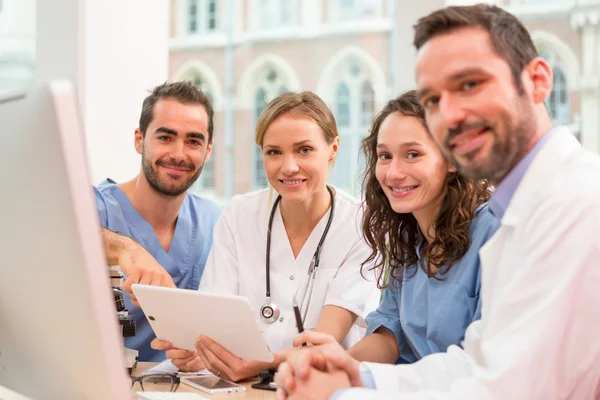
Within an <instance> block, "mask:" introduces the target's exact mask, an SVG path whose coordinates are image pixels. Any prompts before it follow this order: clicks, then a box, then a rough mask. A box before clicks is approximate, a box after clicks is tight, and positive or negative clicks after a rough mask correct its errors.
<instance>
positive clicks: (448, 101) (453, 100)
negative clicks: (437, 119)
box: [440, 93, 467, 129]
mask: <svg viewBox="0 0 600 400" xmlns="http://www.w3.org/2000/svg"><path fill="white" fill-rule="evenodd" d="M440 114H441V117H442V121H443V123H444V126H445V128H446V129H452V128H456V127H457V126H459V125H460V124H462V123H463V122H464V121H465V119H466V118H467V113H466V111H465V109H464V107H463V106H462V104H461V102H460V99H458V98H457V97H456V96H453V95H451V94H448V93H444V94H443V95H442V97H441V98H440Z"/></svg>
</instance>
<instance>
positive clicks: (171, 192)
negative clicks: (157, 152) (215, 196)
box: [142, 150, 204, 197]
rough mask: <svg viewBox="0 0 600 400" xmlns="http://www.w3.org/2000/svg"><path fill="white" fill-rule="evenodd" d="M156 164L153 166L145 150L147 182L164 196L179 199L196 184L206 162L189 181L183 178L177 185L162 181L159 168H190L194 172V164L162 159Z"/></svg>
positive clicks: (143, 166) (143, 168)
mask: <svg viewBox="0 0 600 400" xmlns="http://www.w3.org/2000/svg"><path fill="white" fill-rule="evenodd" d="M155 164H156V165H153V164H152V161H151V160H149V159H148V157H146V151H145V150H144V151H143V152H142V170H143V171H144V176H145V177H146V180H147V181H148V183H149V184H150V186H151V187H152V188H153V189H154V190H156V191H157V192H158V193H160V194H162V195H163V196H169V197H177V196H180V195H181V194H183V193H185V192H186V191H187V190H188V189H189V188H190V187H191V186H192V185H193V184H194V182H196V180H197V179H198V177H199V176H200V173H201V172H202V168H203V167H204V160H203V161H202V164H200V166H199V168H198V171H197V172H196V173H195V174H194V175H192V176H191V177H189V178H187V179H185V178H181V180H180V181H178V182H176V183H173V181H171V182H169V183H167V182H164V181H163V180H161V178H160V177H159V175H158V167H159V166H163V167H177V168H188V169H189V170H190V171H193V170H194V164H192V163H190V162H186V161H181V162H179V163H177V162H174V161H173V160H168V159H160V160H158V161H157V162H156V163H155Z"/></svg>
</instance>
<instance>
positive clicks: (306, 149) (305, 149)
mask: <svg viewBox="0 0 600 400" xmlns="http://www.w3.org/2000/svg"><path fill="white" fill-rule="evenodd" d="M298 153H300V154H310V153H312V149H311V148H310V147H307V146H305V147H300V149H299V150H298Z"/></svg>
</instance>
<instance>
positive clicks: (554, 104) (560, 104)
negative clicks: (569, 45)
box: [539, 48, 571, 125]
mask: <svg viewBox="0 0 600 400" xmlns="http://www.w3.org/2000/svg"><path fill="white" fill-rule="evenodd" d="M539 54H540V56H541V57H542V58H543V59H545V60H546V61H547V62H548V64H550V66H551V68H552V75H553V78H552V92H550V96H548V99H547V100H546V105H547V106H548V111H549V112H550V117H551V118H552V122H553V123H554V124H555V125H568V124H569V123H570V122H571V121H570V120H571V100H570V96H569V82H568V80H567V74H566V73H565V69H564V67H563V63H562V60H560V58H559V57H558V55H557V54H556V52H554V51H552V50H551V49H547V48H541V49H540V50H539Z"/></svg>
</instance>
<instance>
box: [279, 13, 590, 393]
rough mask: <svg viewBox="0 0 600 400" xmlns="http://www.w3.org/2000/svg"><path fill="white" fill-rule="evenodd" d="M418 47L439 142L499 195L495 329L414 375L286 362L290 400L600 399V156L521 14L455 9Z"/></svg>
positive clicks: (426, 361) (322, 354)
mask: <svg viewBox="0 0 600 400" xmlns="http://www.w3.org/2000/svg"><path fill="white" fill-rule="evenodd" d="M414 43H415V47H416V48H417V64H416V82H417V87H418V94H419V101H420V103H421V104H422V105H423V106H424V107H425V109H426V119H427V125H428V128H429V130H430V132H431V134H432V136H433V137H434V139H435V140H436V142H437V143H438V145H439V146H440V148H441V149H442V151H443V152H444V154H445V155H446V157H447V158H448V159H449V160H450V161H452V162H453V164H454V165H456V166H457V168H458V170H459V172H461V173H462V174H464V175H465V176H468V177H470V178H487V179H489V180H490V181H492V182H493V183H494V184H495V185H496V190H495V192H494V194H493V196H492V199H491V202H490V210H491V211H492V212H493V213H494V215H495V216H496V218H498V220H499V221H500V224H501V225H500V228H499V229H498V231H497V232H496V233H495V235H494V236H493V237H492V238H491V239H490V240H489V241H488V242H487V243H486V244H485V245H484V246H483V247H482V248H481V250H480V257H481V263H482V288H481V295H482V304H483V307H482V319H481V320H480V321H477V322H474V323H472V324H471V325H470V326H469V328H468V330H467V333H466V336H465V341H464V342H463V347H462V348H461V347H458V346H450V347H449V348H448V350H447V352H445V353H438V354H433V355H430V356H428V357H425V358H423V359H422V360H420V361H418V362H416V363H414V364H411V365H402V366H393V365H383V364H374V363H358V362H357V361H356V360H353V359H352V358H351V357H349V356H348V355H347V354H346V353H343V352H340V351H339V350H338V349H337V348H334V347H331V346H327V345H324V346H316V347H314V348H312V349H303V350H299V351H298V352H296V353H295V354H294V355H291V356H289V357H288V361H287V362H286V363H284V364H282V365H281V366H280V371H279V374H278V377H277V383H278V385H279V389H278V396H279V398H280V399H283V398H289V399H304V398H307V399H308V398H310V399H325V398H331V399H383V398H385V399H387V398H402V399H444V400H446V399H478V400H480V399H481V400H487V399H490V400H491V399H511V400H512V399H544V400H547V399H574V400H580V399H597V398H600V340H599V339H598V332H600V307H599V306H598V299H599V297H598V292H599V288H600V239H598V234H597V231H598V227H599V226H600V157H599V156H598V155H596V154H593V153H591V152H589V151H587V150H585V149H583V148H582V146H581V144H580V143H579V142H578V141H577V140H576V139H575V137H574V136H573V135H572V134H571V133H570V132H569V131H568V129H566V128H564V127H556V128H552V123H551V118H550V116H549V114H548V110H547V108H546V106H545V101H546V100H547V99H548V96H549V95H550V92H551V90H552V71H551V68H550V67H549V65H548V64H547V63H546V62H545V61H544V60H543V59H542V58H540V57H539V56H538V54H537V51H536V49H535V46H534V45H533V42H532V40H531V37H530V36H529V34H528V32H527V31H526V29H525V28H524V26H523V25H522V24H521V23H520V22H519V21H518V20H517V19H516V18H515V17H514V16H512V15H511V14H509V13H507V12H506V11H504V10H502V9H500V8H498V7H495V6H490V5H476V6H467V7H447V8H445V9H442V10H439V11H436V12H434V13H432V14H430V15H428V16H426V17H424V18H421V19H420V20H419V22H418V23H417V25H416V26H415V39H414ZM313 334H314V333H305V334H304V336H305V337H304V339H305V340H304V341H306V342H316V340H311V338H310V335H313ZM351 387H354V388H351Z"/></svg>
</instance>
